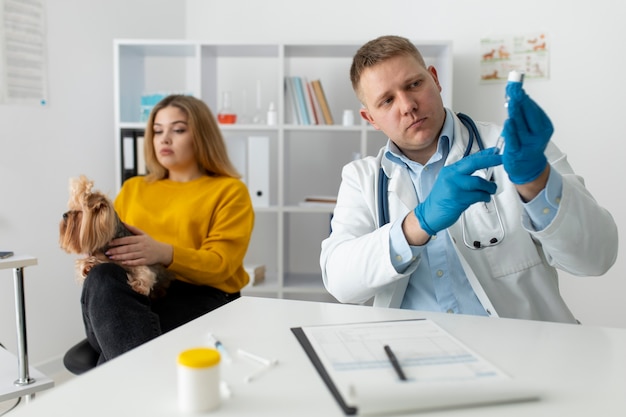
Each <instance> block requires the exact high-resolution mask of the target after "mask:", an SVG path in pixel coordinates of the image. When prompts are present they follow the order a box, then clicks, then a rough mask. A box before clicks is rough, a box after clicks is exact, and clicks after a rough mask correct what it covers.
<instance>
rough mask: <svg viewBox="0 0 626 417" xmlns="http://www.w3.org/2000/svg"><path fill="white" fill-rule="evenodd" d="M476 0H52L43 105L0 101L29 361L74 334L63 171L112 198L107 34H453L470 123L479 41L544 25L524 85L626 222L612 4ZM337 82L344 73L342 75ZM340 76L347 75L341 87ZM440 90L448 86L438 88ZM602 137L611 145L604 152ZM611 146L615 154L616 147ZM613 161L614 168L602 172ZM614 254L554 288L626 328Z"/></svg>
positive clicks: (615, 7) (1, 237)
mask: <svg viewBox="0 0 626 417" xmlns="http://www.w3.org/2000/svg"><path fill="white" fill-rule="evenodd" d="M581 3H583V2H582V1H576V2H570V3H563V2H560V1H557V0H542V1H539V0H527V1H526V2H524V3H523V5H524V8H523V9H522V8H521V7H520V6H519V4H520V3H519V2H511V1H501V0H476V1H472V2H465V1H453V0H438V1H432V0H430V1H423V0H387V1H381V0H376V1H374V0H342V1H336V0H332V1H331V0H317V1H315V2H313V3H310V2H298V1H293V0H285V1H279V0H265V1H262V2H255V1H249V0H245V1H244V0H230V1H228V2H225V1H215V0H187V1H186V2H183V1H180V0H90V1H84V0H48V1H46V7H47V13H48V17H47V22H48V57H49V69H48V71H49V88H50V102H49V105H48V106H46V107H45V108H40V107H28V106H9V105H0V126H2V134H0V178H2V179H3V183H2V186H1V187H0V249H2V250H4V249H12V250H14V251H16V252H20V253H28V254H32V255H34V256H37V257H38V258H39V265H38V266H36V267H29V268H27V269H26V272H25V276H26V303H27V319H28V326H29V333H28V337H29V339H28V342H29V349H30V360H31V363H34V364H37V363H42V362H46V361H50V360H53V359H55V358H58V357H60V356H61V355H62V354H63V353H64V352H65V350H66V349H67V348H68V347H70V346H71V345H72V344H73V343H74V342H76V341H78V340H79V339H80V338H82V337H83V330H82V321H81V313H80V306H79V295H80V290H79V288H78V286H77V285H76V284H75V283H74V281H73V274H74V273H73V259H74V257H73V256H72V255H67V254H65V253H64V252H62V251H61V250H60V249H59V247H58V243H57V241H58V222H59V220H60V216H61V213H62V212H63V211H64V210H65V205H66V201H67V181H68V178H69V177H72V176H76V175H79V174H82V173H84V174H87V175H88V176H90V177H92V178H93V179H94V180H95V181H96V186H97V187H98V188H100V189H102V190H104V191H107V192H113V190H115V184H114V177H115V176H114V163H113V160H114V157H115V156H114V151H113V137H114V129H113V78H112V74H113V62H112V41H113V39H114V38H183V37H188V38H193V39H203V40H215V41H222V40H225V41H241V42H252V41H254V42H256V41H258V42H263V41H265V42H300V41H301V42H318V41H352V42H354V41H359V42H360V41H366V40H369V39H370V38H373V37H376V36H379V35H382V34H390V33H393V34H400V35H404V36H407V37H409V38H411V39H420V40H440V39H450V40H452V41H453V42H454V50H455V59H454V71H455V75H454V103H455V109H456V110H457V111H464V112H467V113H469V114H470V115H472V116H473V117H474V118H476V119H483V120H499V118H500V117H501V102H502V90H501V87H499V86H483V85H480V84H479V83H478V82H477V79H478V73H479V72H478V53H479V39H480V38H482V37H484V36H488V35H490V34H493V35H497V34H516V33H526V32H532V31H546V32H547V33H548V34H549V35H550V39H551V43H552V58H551V71H552V77H551V79H550V80H549V81H544V82H535V83H527V90H528V92H529V93H530V94H531V95H532V96H533V97H534V98H535V99H537V100H538V101H539V102H540V103H541V105H542V106H543V107H544V108H545V109H546V110H547V112H548V113H549V114H550V116H551V117H552V119H553V122H554V124H555V126H556V134H555V139H556V140H557V141H559V143H560V144H561V146H562V148H564V149H565V150H566V151H567V152H568V154H569V157H570V161H571V163H572V164H573V166H574V167H575V168H576V169H577V170H578V172H579V173H580V174H582V175H584V176H585V177H586V180H587V185H588V187H589V188H590V189H591V191H592V192H593V193H594V195H595V196H596V197H597V199H598V200H599V201H600V202H601V203H602V204H603V205H604V206H606V207H607V208H608V209H609V210H610V211H611V212H612V213H613V215H614V216H615V218H616V220H617V222H618V226H619V228H620V230H623V229H624V224H625V222H626V219H625V218H624V214H623V213H625V212H626V210H624V208H625V207H624V205H625V204H626V203H625V202H624V201H623V200H624V199H623V198H621V196H620V194H619V193H616V192H613V190H620V191H621V190H622V189H623V187H622V186H621V184H620V183H619V181H620V179H621V178H622V177H623V176H624V173H626V172H625V171H626V168H624V165H623V164H618V161H617V158H618V156H619V155H620V154H623V153H624V150H625V147H626V145H625V144H624V140H622V138H621V137H615V138H614V135H615V134H614V129H611V126H612V124H613V123H614V122H615V121H617V120H619V115H618V107H617V106H619V105H620V104H621V103H620V102H619V100H620V98H621V97H623V96H624V93H625V89H626V87H625V86H624V83H621V82H616V83H614V82H612V80H620V78H619V77H621V76H622V73H621V72H622V69H623V68H624V67H625V65H624V64H625V62H624V60H625V58H624V56H623V54H621V53H619V52H618V50H620V49H621V48H620V46H619V45H620V44H619V43H618V42H619V41H622V40H624V39H626V26H625V25H623V24H622V22H621V21H620V20H618V19H619V15H620V13H618V11H619V10H620V9H621V5H619V3H620V2H619V1H618V0H615V1H611V0H596V1H593V2H592V1H587V2H584V4H582V5H581ZM346 80H347V74H346ZM346 82H347V81H346ZM444 88H445V86H444ZM609 144H611V145H613V146H614V148H612V149H611V150H610V152H604V153H600V152H599V150H600V149H602V148H603V147H608V146H609ZM615 147H617V149H616V148H615ZM605 166H610V167H611V169H606V168H604V167H605ZM622 252H623V250H622V251H621V252H620V257H619V259H618V262H617V264H616V265H615V267H614V268H613V269H612V270H611V271H610V272H609V273H608V274H607V275H606V276H605V277H601V278H575V279H572V278H570V277H567V278H566V279H563V280H562V286H563V292H564V294H565V296H566V298H567V299H568V301H569V303H570V305H571V307H572V308H573V310H574V311H575V312H576V314H577V315H578V316H579V318H580V319H581V320H583V321H584V322H585V323H588V324H599V325H607V326H619V327H626V314H620V309H619V307H620V306H621V304H622V294H624V293H626V283H624V280H623V279H622V276H624V275H625V274H624V272H625V271H624V270H625V269H626V266H625V265H624V256H623V253H622ZM564 278H565V277H564ZM0 342H2V343H4V344H5V345H7V346H8V347H9V349H11V350H13V351H15V313H14V307H13V285H12V275H11V273H10V271H0Z"/></svg>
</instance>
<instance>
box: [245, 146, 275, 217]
mask: <svg viewBox="0 0 626 417" xmlns="http://www.w3.org/2000/svg"><path fill="white" fill-rule="evenodd" d="M248 190H249V192H250V198H251V199H252V205H253V206H255V207H268V206H269V205H270V138H269V137H267V136H249V137H248Z"/></svg>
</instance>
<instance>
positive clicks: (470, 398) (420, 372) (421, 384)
mask: <svg viewBox="0 0 626 417" xmlns="http://www.w3.org/2000/svg"><path fill="white" fill-rule="evenodd" d="M291 331H292V332H293V334H294V335H295V336H296V338H297V339H298V341H299V342H300V345H301V346H302V348H303V349H304V351H305V352H306V354H307V355H308V357H309V359H310V360H311V362H312V364H313V365H314V366H315V369H317V371H318V373H319V375H320V377H321V378H322V380H323V381H324V382H325V383H326V386H327V387H328V389H329V390H330V392H331V394H332V395H333V397H334V398H335V400H336V401H337V403H338V404H339V406H340V407H341V408H342V410H343V412H344V413H345V414H346V415H356V414H358V415H382V414H386V415H387V414H392V413H401V412H410V411H420V410H434V409H442V408H457V407H464V406H475V405H484V404H497V403H508V402H517V401H526V400H534V399H537V398H538V397H539V393H538V390H537V389H536V388H532V387H530V386H527V385H524V384H521V383H519V382H518V381H515V380H514V379H512V378H511V377H510V376H508V375H506V374H505V373H504V372H502V371H501V370H500V369H498V368H497V367H495V366H494V365H493V364H491V363H490V362H488V361H486V360H485V359H484V358H482V357H481V356H479V355H478V354H476V353H475V352H473V351H472V350H470V349H469V348H468V347H467V346H465V345H464V344H463V343H461V342H460V341H459V340H458V339H456V338H455V337H453V336H452V335H451V334H449V333H448V332H446V331H445V330H444V329H442V328H441V327H440V326H439V325H437V324H436V323H435V322H433V321H432V320H399V321H385V322H369V323H354V324H339V325H321V326H305V327H294V328H292V329H291ZM385 345H390V346H391V347H392V348H393V351H394V353H395V354H396V356H397V357H398V361H399V362H400V366H401V367H402V370H403V371H404V373H405V374H406V376H407V378H408V380H407V381H401V380H400V379H399V378H398V376H397V374H396V372H395V371H394V369H393V367H392V365H391V363H390V362H389V359H388V358H387V356H386V354H385V350H384V346H385Z"/></svg>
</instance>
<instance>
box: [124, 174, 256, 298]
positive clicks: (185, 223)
mask: <svg viewBox="0 0 626 417" xmlns="http://www.w3.org/2000/svg"><path fill="white" fill-rule="evenodd" d="M115 210H116V211H117V213H118V215H119V216H120V219H122V221H123V222H125V223H127V224H129V225H131V226H135V227H137V228H139V229H141V230H142V231H144V232H146V233H147V234H148V235H150V236H151V237H152V238H153V239H155V240H158V241H160V242H164V243H169V244H170V245H172V246H173V247H174V255H173V261H172V263H171V264H170V265H169V267H168V269H169V270H171V271H172V272H174V273H175V274H176V276H177V278H178V279H180V280H181V281H185V282H189V283H192V284H196V285H209V286H211V287H215V288H218V289H220V290H222V291H225V292H228V293H233V292H237V291H239V290H240V289H241V288H243V287H244V286H245V285H246V284H247V283H248V281H249V277H248V274H247V273H246V271H245V270H244V268H243V259H244V256H245V254H246V251H247V249H248V244H249V243H250V236H251V234H252V228H253V226H254V211H253V209H252V202H251V201H250V195H249V194H248V189H247V188H246V186H245V184H244V183H243V182H241V181H240V180H238V179H235V178H229V177H208V176H204V177H201V178H198V179H195V180H193V181H190V182H186V183H179V182H174V181H171V180H168V179H164V180H160V181H156V182H153V183H148V182H146V181H145V180H144V178H143V177H134V178H130V179H129V180H127V181H126V182H124V185H123V186H122V189H121V190H120V193H119V194H118V196H117V198H116V199H115Z"/></svg>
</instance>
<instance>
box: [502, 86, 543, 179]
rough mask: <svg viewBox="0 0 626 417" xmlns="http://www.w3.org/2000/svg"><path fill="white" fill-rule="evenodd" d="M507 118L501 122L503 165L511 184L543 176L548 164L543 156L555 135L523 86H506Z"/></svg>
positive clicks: (539, 108)
mask: <svg viewBox="0 0 626 417" xmlns="http://www.w3.org/2000/svg"><path fill="white" fill-rule="evenodd" d="M506 94H507V96H508V97H509V106H508V113H509V118H508V119H507V120H506V122H504V129H503V131H502V136H504V144H505V146H504V152H503V154H502V164H503V165H504V170H505V171H506V172H507V174H508V175H509V179H510V180H511V182H512V183H514V184H526V183H529V182H531V181H533V180H535V179H537V177H539V175H541V173H542V172H543V170H544V169H545V168H546V164H547V163H548V160H547V159H546V156H545V155H544V151H545V149H546V146H547V145H548V141H549V140H550V137H551V136H552V133H553V132H554V128H553V127H552V122H550V119H549V118H548V115H547V114H546V113H545V112H544V111H543V110H542V109H541V107H539V106H538V105H537V103H535V102H534V101H533V100H532V99H531V98H530V97H528V94H526V92H525V91H524V89H523V88H522V83H518V82H510V83H508V84H507V86H506Z"/></svg>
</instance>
